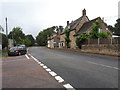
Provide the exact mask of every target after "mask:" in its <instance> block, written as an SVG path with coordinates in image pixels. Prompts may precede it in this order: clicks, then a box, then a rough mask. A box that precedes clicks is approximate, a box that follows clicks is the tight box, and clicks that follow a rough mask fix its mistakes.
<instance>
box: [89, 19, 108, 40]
mask: <svg viewBox="0 0 120 90" xmlns="http://www.w3.org/2000/svg"><path fill="white" fill-rule="evenodd" d="M100 23H101V21H99V20H96V22H95V24H93V26H92V32H91V33H90V36H89V37H90V38H91V39H97V38H107V37H108V36H109V35H110V33H109V32H101V33H100V32H99V28H100Z"/></svg>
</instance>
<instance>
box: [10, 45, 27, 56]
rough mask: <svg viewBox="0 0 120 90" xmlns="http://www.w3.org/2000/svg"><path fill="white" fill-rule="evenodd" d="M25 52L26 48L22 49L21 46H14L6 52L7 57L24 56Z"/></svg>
mask: <svg viewBox="0 0 120 90" xmlns="http://www.w3.org/2000/svg"><path fill="white" fill-rule="evenodd" d="M26 52H27V50H26V48H24V47H22V46H15V47H11V48H10V49H9V50H8V56H11V55H24V54H26Z"/></svg>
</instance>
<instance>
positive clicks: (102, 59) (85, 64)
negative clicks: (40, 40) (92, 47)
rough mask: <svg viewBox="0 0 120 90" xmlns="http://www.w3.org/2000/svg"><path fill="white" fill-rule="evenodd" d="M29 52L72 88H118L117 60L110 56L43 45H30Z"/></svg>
mask: <svg viewBox="0 0 120 90" xmlns="http://www.w3.org/2000/svg"><path fill="white" fill-rule="evenodd" d="M29 53H30V54H31V55H33V56H34V57H35V58H37V59H38V60H39V61H40V62H42V63H44V64H46V65H47V66H48V67H49V68H50V69H52V70H53V71H54V72H56V73H57V74H58V75H60V76H61V77H62V78H63V79H64V80H65V81H66V82H68V83H70V84H71V85H72V86H73V87H74V88H118V70H119V68H118V60H117V59H116V58H114V57H112V56H104V55H90V54H85V53H84V54H83V53H74V52H68V51H61V50H52V49H48V48H45V47H32V48H30V49H29Z"/></svg>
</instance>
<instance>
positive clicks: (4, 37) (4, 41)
mask: <svg viewBox="0 0 120 90" xmlns="http://www.w3.org/2000/svg"><path fill="white" fill-rule="evenodd" d="M1 35H2V49H3V48H5V47H7V45H8V38H7V36H6V35H5V34H3V33H0V36H1Z"/></svg>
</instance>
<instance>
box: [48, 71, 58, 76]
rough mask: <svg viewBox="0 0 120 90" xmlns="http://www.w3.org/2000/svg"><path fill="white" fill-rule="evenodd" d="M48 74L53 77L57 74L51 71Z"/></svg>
mask: <svg viewBox="0 0 120 90" xmlns="http://www.w3.org/2000/svg"><path fill="white" fill-rule="evenodd" d="M49 73H50V75H52V76H53V77H54V76H56V75H57V74H56V73H55V72H53V71H51V72H49Z"/></svg>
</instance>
